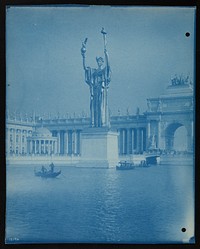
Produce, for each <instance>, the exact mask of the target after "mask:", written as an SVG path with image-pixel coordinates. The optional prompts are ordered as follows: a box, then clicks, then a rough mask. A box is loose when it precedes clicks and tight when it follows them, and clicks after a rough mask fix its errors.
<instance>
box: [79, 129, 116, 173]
mask: <svg viewBox="0 0 200 249" xmlns="http://www.w3.org/2000/svg"><path fill="white" fill-rule="evenodd" d="M117 163H118V133H117V132H114V131H111V130H109V129H108V128H102V127H101V128H87V129H84V130H83V131H82V133H81V162H80V163H79V164H78V165H77V166H78V167H94V168H109V167H115V166H116V165H117Z"/></svg>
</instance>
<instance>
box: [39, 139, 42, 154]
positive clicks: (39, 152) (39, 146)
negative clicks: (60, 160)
mask: <svg viewBox="0 0 200 249" xmlns="http://www.w3.org/2000/svg"><path fill="white" fill-rule="evenodd" d="M41 142H42V141H41V139H39V154H40V155H41V147H42V146H41Z"/></svg>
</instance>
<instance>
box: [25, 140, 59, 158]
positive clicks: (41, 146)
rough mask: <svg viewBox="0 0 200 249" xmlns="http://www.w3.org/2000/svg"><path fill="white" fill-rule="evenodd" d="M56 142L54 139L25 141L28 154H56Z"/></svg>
mask: <svg viewBox="0 0 200 249" xmlns="http://www.w3.org/2000/svg"><path fill="white" fill-rule="evenodd" d="M56 152H57V142H56V139H53V138H50V139H32V138H30V139H29V140H28V141H27V153H28V154H48V155H51V154H56Z"/></svg>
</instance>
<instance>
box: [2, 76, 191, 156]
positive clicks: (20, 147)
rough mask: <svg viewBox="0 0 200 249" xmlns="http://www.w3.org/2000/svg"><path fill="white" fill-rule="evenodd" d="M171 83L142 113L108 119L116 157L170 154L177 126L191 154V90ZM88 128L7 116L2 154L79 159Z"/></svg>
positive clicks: (85, 121) (76, 122)
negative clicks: (156, 152) (115, 140)
mask: <svg viewBox="0 0 200 249" xmlns="http://www.w3.org/2000/svg"><path fill="white" fill-rule="evenodd" d="M174 80H175V79H173V80H172V84H171V85H170V86H168V88H167V89H166V92H165V94H163V95H161V96H159V97H157V98H149V99H148V100H147V111H146V112H144V113H142V114H139V112H137V113H136V114H135V115H129V114H128V113H127V115H124V116H122V115H118V116H112V117H111V118H110V126H111V128H110V129H111V130H112V131H115V132H117V133H118V154H119V155H132V154H140V153H143V152H146V151H149V150H160V151H163V150H164V151H171V150H173V149H174V147H173V146H174V144H173V143H174V134H175V131H176V130H177V129H178V128H179V127H181V126H184V127H185V129H186V131H187V151H188V152H191V151H193V147H194V133H193V127H194V124H193V120H194V104H193V88H192V85H191V84H189V83H188V82H182V83H181V84H174V82H176V81H174ZM89 125H90V119H89V118H86V117H80V118H57V119H38V118H34V119H32V120H29V119H27V118H26V120H23V119H19V118H16V117H10V116H9V115H8V116H7V119H6V154H7V156H12V155H18V156H19V155H22V156H25V155H33V154H34V155H59V156H63V155H66V156H72V155H73V156H77V157H81V151H82V148H81V145H82V143H81V133H82V130H83V129H85V128H87V127H89Z"/></svg>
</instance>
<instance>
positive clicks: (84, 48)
mask: <svg viewBox="0 0 200 249" xmlns="http://www.w3.org/2000/svg"><path fill="white" fill-rule="evenodd" d="M86 43H87V38H85V41H84V42H83V43H82V48H81V55H82V57H83V68H84V70H86V64H85V54H86Z"/></svg>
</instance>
